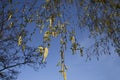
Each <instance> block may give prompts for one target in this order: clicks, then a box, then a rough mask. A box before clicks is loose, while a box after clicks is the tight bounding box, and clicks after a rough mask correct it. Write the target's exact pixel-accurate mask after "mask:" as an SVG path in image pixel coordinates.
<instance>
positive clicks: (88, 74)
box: [17, 32, 120, 80]
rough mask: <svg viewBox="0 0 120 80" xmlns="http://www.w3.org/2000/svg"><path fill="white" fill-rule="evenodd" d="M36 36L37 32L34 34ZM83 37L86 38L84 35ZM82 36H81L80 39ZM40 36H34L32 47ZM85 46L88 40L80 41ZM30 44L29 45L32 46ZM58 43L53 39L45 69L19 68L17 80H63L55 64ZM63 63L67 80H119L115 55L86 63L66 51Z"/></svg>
mask: <svg viewBox="0 0 120 80" xmlns="http://www.w3.org/2000/svg"><path fill="white" fill-rule="evenodd" d="M36 34H38V32H37V33H36ZM84 36H86V35H85V34H84ZM84 36H81V37H82V38H83V37H84ZM39 37H40V36H38V35H35V38H34V39H35V42H34V41H33V43H34V45H38V44H39V42H40V38H39ZM82 40H83V42H82V43H83V44H84V45H85V46H86V45H88V44H90V42H91V41H90V40H89V39H82ZM33 43H31V44H33ZM58 43H59V42H57V40H56V39H53V41H52V43H51V48H50V50H49V55H48V58H47V64H46V67H44V68H40V69H39V70H38V71H34V70H33V69H32V68H30V67H27V66H23V67H22V68H20V71H21V73H20V75H19V76H18V79H17V80H63V77H62V75H61V74H60V73H59V70H60V67H57V66H56V64H57V63H58V61H59V59H60V55H59V45H58ZM65 63H66V65H67V66H68V70H67V80H119V79H120V57H119V56H118V55H117V54H116V53H112V55H102V56H100V60H99V61H97V59H96V58H95V57H94V56H93V57H92V60H91V61H87V62H86V57H85V56H83V57H81V56H80V54H79V53H77V54H75V55H72V54H71V51H70V50H69V49H68V50H67V51H66V52H65Z"/></svg>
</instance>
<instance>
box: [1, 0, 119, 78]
mask: <svg viewBox="0 0 120 80" xmlns="http://www.w3.org/2000/svg"><path fill="white" fill-rule="evenodd" d="M119 3H120V1H119V0H115V1H114V0H110V1H109V0H46V1H45V0H29V1H28V0H25V1H19V0H0V65H1V66H0V78H1V79H3V80H10V79H15V78H16V76H15V74H17V73H18V72H17V70H16V68H17V67H19V66H22V65H29V66H32V67H34V68H36V67H39V65H40V64H44V63H45V62H46V58H47V55H48V52H49V47H50V46H51V45H50V44H51V41H52V40H53V38H55V39H58V40H59V42H60V55H61V56H60V57H61V60H60V61H61V62H59V65H60V66H61V70H60V72H61V73H62V74H63V77H64V80H66V79H67V78H66V70H67V67H66V65H65V59H64V54H65V51H66V50H67V48H70V49H71V51H72V54H75V53H76V51H79V52H80V55H81V56H84V55H86V56H87V58H88V59H90V58H91V55H95V56H97V59H98V58H99V55H100V54H103V53H104V54H111V50H110V49H111V48H114V49H115V52H116V53H118V54H119V55H120V45H119V44H120V35H119V34H120V26H119V21H120V19H119V17H120V15H119V12H120V5H119ZM29 25H35V26H34V27H32V26H29ZM31 30H32V31H31ZM37 30H39V31H40V34H39V35H43V36H42V38H43V39H41V41H40V42H43V43H42V44H41V45H39V46H37V47H34V46H31V45H30V43H31V41H32V40H34V39H33V38H32V37H33V36H34V35H35V33H36V31H37ZM84 30H86V31H87V33H84V34H87V35H88V36H89V38H91V39H94V41H93V42H94V43H93V44H91V46H89V47H88V46H87V47H86V46H85V47H83V46H82V45H81V43H79V40H80V39H79V38H78V37H77V36H78V35H79V36H81V32H82V31H84ZM68 44H69V45H71V47H69V46H68ZM88 52H89V53H88ZM35 65H36V66H35ZM8 72H9V73H10V74H8Z"/></svg>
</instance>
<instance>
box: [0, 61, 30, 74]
mask: <svg viewBox="0 0 120 80" xmlns="http://www.w3.org/2000/svg"><path fill="white" fill-rule="evenodd" d="M26 63H29V62H22V63H17V64H15V65H11V66H8V67H4V68H3V69H1V70H0V72H1V71H4V70H6V69H9V68H13V67H17V66H20V65H23V64H26Z"/></svg>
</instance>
